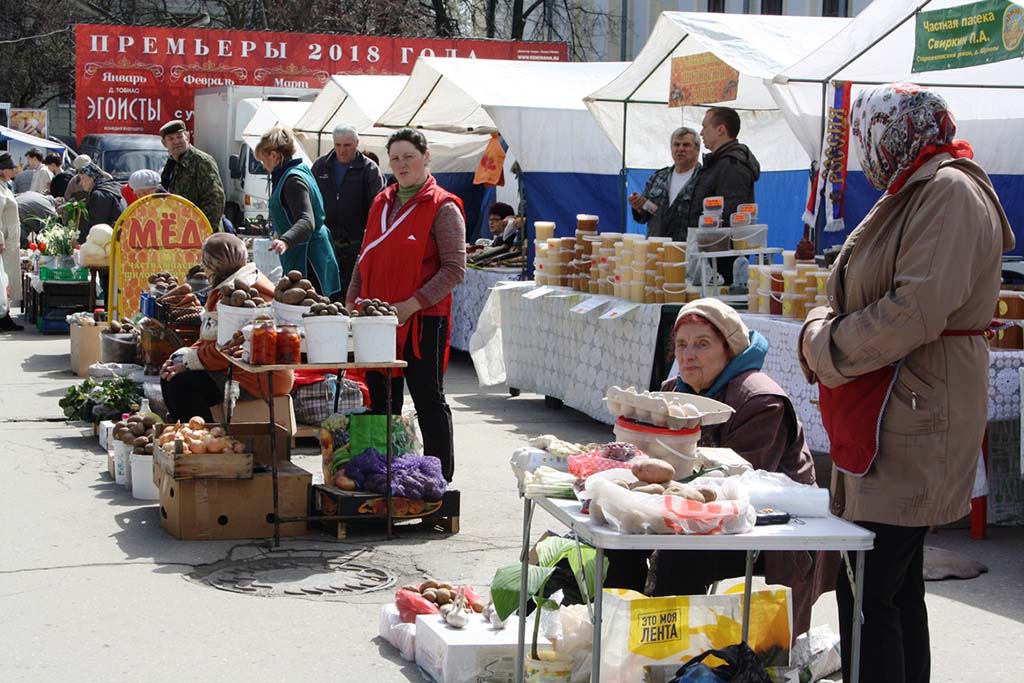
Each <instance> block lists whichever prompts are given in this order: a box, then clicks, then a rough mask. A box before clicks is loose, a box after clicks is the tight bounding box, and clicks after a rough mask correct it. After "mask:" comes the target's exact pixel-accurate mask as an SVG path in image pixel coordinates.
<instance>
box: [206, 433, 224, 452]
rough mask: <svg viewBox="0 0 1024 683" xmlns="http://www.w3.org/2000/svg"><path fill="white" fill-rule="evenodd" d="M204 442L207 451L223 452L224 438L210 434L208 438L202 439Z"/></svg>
mask: <svg viewBox="0 0 1024 683" xmlns="http://www.w3.org/2000/svg"><path fill="white" fill-rule="evenodd" d="M203 442H204V443H205V444H206V452H207V453H223V452H224V439H221V438H218V437H215V436H211V437H210V438H208V439H203Z"/></svg>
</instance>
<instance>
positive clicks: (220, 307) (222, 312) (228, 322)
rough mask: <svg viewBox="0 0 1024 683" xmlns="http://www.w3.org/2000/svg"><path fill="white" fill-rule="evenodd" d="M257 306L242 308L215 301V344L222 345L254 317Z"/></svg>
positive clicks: (257, 310)
mask: <svg viewBox="0 0 1024 683" xmlns="http://www.w3.org/2000/svg"><path fill="white" fill-rule="evenodd" d="M259 311H260V309H258V308H242V307H240V306H228V305H227V304H225V303H224V302H223V301H218V302H217V346H224V345H225V344H227V343H228V342H229V341H231V338H232V337H233V336H235V332H238V331H239V330H240V329H242V328H243V327H245V326H246V325H248V324H249V323H251V322H252V321H253V320H255V319H256V314H257V313H258V312H259Z"/></svg>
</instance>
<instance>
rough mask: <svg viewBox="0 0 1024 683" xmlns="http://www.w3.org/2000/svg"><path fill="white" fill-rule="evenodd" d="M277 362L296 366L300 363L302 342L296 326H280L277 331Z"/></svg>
mask: <svg viewBox="0 0 1024 683" xmlns="http://www.w3.org/2000/svg"><path fill="white" fill-rule="evenodd" d="M277 362H278V363H279V364H281V365H298V364H299V363H301V362H302V340H301V339H300V338H299V326H298V325H281V326H280V327H279V328H278V330H277Z"/></svg>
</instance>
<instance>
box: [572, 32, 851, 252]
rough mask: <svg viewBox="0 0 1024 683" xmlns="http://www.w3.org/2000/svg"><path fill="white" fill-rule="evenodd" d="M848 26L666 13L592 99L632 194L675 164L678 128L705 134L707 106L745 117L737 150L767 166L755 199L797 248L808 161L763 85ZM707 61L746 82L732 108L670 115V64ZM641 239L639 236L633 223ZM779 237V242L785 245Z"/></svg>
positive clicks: (772, 232) (773, 228)
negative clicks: (742, 147)
mask: <svg viewBox="0 0 1024 683" xmlns="http://www.w3.org/2000/svg"><path fill="white" fill-rule="evenodd" d="M849 21H850V20H849V19H829V18H820V17H792V16H769V15H765V16H759V15H743V14H715V13H704V12H663V13H662V14H661V16H660V17H659V18H658V21H657V23H656V24H655V26H654V30H653V31H652V32H651V36H650V37H649V38H648V40H647V43H646V44H645V45H644V47H643V49H642V50H641V51H640V54H638V55H637V57H636V59H635V60H634V61H633V63H632V64H631V65H630V66H629V67H628V68H627V69H626V70H625V71H624V72H623V73H622V74H621V75H620V76H619V77H618V78H616V79H615V80H614V81H612V82H610V83H608V84H607V85H605V86H604V87H603V88H600V89H599V90H596V91H594V92H593V93H591V94H589V96H588V97H587V98H586V104H587V107H588V108H589V109H590V111H591V113H593V115H594V118H595V119H596V120H597V122H598V124H599V125H600V127H601V129H602V130H603V131H604V132H605V134H606V135H607V137H608V138H609V139H610V140H611V141H612V143H613V144H614V145H615V147H616V149H617V150H618V152H619V155H620V161H619V163H620V166H621V168H622V169H624V170H625V172H626V177H627V183H626V184H627V186H628V187H627V188H626V190H627V192H629V191H633V190H637V191H640V190H642V189H643V184H644V182H645V181H646V180H647V177H648V176H649V175H650V171H651V170H652V169H656V168H660V167H663V166H666V165H668V164H669V163H671V155H670V152H669V136H670V134H671V132H672V131H673V130H675V129H676V128H678V127H679V126H682V125H686V126H689V127H690V128H693V129H694V130H697V131H699V130H700V127H701V120H702V119H703V117H704V113H705V111H706V110H707V107H708V106H713V105H714V104H721V105H723V106H727V107H732V108H733V109H736V110H737V111H738V112H739V114H740V120H741V130H740V141H741V142H743V143H745V144H747V145H748V146H749V147H750V148H751V151H753V153H754V155H755V156H756V157H757V158H758V161H759V162H760V163H761V169H762V175H761V180H760V181H759V182H758V184H757V187H756V189H755V192H756V194H757V199H758V203H759V205H760V214H761V217H762V218H763V219H765V221H766V222H767V223H768V225H769V238H770V239H771V240H772V242H773V243H776V244H783V243H784V244H786V246H787V247H791V246H793V245H794V244H795V243H796V241H797V240H799V236H797V237H796V238H795V239H793V236H794V235H797V233H798V232H799V231H800V230H801V224H800V216H801V214H802V211H803V203H804V200H805V199H806V191H807V170H808V168H809V167H810V162H811V158H812V157H811V156H810V155H808V154H807V153H806V152H805V151H804V149H803V148H802V147H800V145H799V143H798V142H797V139H796V138H795V137H794V135H793V133H792V132H791V131H790V130H789V126H788V125H787V124H786V121H785V119H784V117H783V116H782V114H781V112H779V111H778V107H777V105H776V103H775V102H774V100H773V99H772V97H771V95H770V94H769V92H768V90H767V88H766V87H765V85H764V82H763V79H765V78H771V77H772V76H774V75H775V74H777V73H779V72H780V71H782V70H783V69H784V68H786V67H787V66H791V65H793V64H795V63H796V62H798V61H800V60H801V59H803V58H804V57H805V56H806V55H807V54H809V53H810V52H811V51H813V50H814V49H815V48H817V47H818V46H819V45H821V44H822V42H823V41H827V40H829V38H831V36H833V35H835V34H836V33H837V32H838V31H839V30H840V29H842V28H843V27H844V26H846V25H847V24H848V23H849ZM706 52H710V53H712V54H714V55H715V56H716V57H718V58H719V59H720V60H722V61H723V62H725V63H726V64H728V65H729V66H731V67H732V68H733V69H735V70H736V71H737V72H738V73H739V80H738V86H737V90H736V93H737V97H736V99H735V100H733V101H728V102H720V103H707V104H706V105H704V106H699V107H694V106H687V107H681V108H670V107H669V106H668V96H669V89H670V79H671V70H672V58H673V57H684V56H687V55H696V54H701V53H706ZM629 223H630V224H631V227H632V228H633V229H634V230H638V231H642V230H643V229H644V228H643V226H639V225H637V224H636V223H634V222H633V221H632V219H631V218H630V219H629ZM780 238H781V241H780Z"/></svg>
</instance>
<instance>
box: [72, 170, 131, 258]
mask: <svg viewBox="0 0 1024 683" xmlns="http://www.w3.org/2000/svg"><path fill="white" fill-rule="evenodd" d="M78 182H79V184H80V187H81V188H82V190H84V191H85V192H88V195H87V196H86V198H85V208H86V211H87V212H88V213H87V215H86V216H85V217H84V218H83V219H82V220H81V221H80V222H79V224H78V243H79V244H85V238H86V237H87V236H88V235H89V228H91V227H92V226H94V225H99V224H101V223H102V224H104V225H113V224H114V223H116V222H117V219H118V218H120V217H121V212H122V211H124V209H125V202H124V197H123V196H121V186H120V185H118V184H117V181H116V180H114V179H113V178H112V177H110V176H109V175H108V174H107V173H104V172H103V169H101V168H100V167H99V166H97V165H96V164H94V163H88V164H86V165H85V166H83V167H82V168H80V169H79V170H78Z"/></svg>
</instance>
